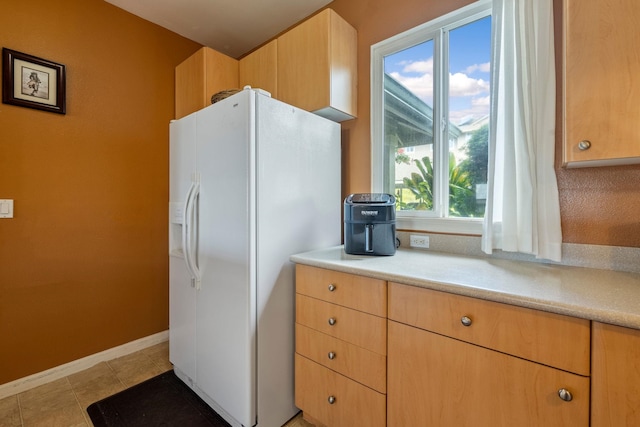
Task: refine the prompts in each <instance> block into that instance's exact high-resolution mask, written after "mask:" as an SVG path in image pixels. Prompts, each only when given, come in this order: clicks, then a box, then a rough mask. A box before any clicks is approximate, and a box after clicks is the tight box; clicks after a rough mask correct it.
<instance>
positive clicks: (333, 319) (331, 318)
mask: <svg viewBox="0 0 640 427" xmlns="http://www.w3.org/2000/svg"><path fill="white" fill-rule="evenodd" d="M329 324H330V325H331V326H333V325H335V324H336V319H335V318H334V317H330V318H329Z"/></svg>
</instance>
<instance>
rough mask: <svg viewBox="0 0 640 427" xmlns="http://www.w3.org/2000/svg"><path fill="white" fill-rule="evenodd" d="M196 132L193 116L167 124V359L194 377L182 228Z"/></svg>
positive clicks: (192, 298)
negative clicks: (168, 133)
mask: <svg viewBox="0 0 640 427" xmlns="http://www.w3.org/2000/svg"><path fill="white" fill-rule="evenodd" d="M195 136H196V120H195V116H187V117H185V118H183V119H182V120H179V121H174V122H172V123H171V125H170V137H171V138H170V145H169V153H170V161H169V176H170V179H169V181H170V183H169V209H170V212H173V214H171V213H170V218H171V219H172V220H171V221H170V222H169V255H170V256H169V325H170V327H169V359H170V360H171V363H173V364H174V366H175V368H176V369H177V370H179V371H181V372H183V373H184V374H185V375H186V376H187V377H189V378H190V379H195V377H196V336H195V334H196V313H195V309H196V291H195V288H194V287H192V286H191V280H190V276H189V273H188V271H187V266H186V264H185V259H184V251H183V247H182V230H183V222H184V215H183V212H184V204H185V201H186V197H187V192H188V190H189V186H190V185H191V176H192V173H193V172H194V171H195V167H196V161H195V159H196V152H195Z"/></svg>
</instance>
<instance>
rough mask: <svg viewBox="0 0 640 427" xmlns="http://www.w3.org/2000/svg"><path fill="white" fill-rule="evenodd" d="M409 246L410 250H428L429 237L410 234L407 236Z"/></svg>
mask: <svg viewBox="0 0 640 427" xmlns="http://www.w3.org/2000/svg"><path fill="white" fill-rule="evenodd" d="M409 246H411V247H412V248H428V247H429V236H424V235H419V234H412V235H410V236H409Z"/></svg>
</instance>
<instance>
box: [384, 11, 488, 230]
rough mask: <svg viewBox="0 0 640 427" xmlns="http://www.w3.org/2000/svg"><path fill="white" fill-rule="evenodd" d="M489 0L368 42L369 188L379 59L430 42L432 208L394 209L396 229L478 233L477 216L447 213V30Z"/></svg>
mask: <svg viewBox="0 0 640 427" xmlns="http://www.w3.org/2000/svg"><path fill="white" fill-rule="evenodd" d="M490 13H491V0H480V1H478V2H476V3H473V4H471V5H469V6H466V7H463V8H461V9H458V10H456V11H453V12H451V13H449V14H447V15H444V16H442V17H439V18H436V19H434V20H432V21H430V22H427V23H425V24H422V25H420V26H418V27H415V28H413V29H410V30H408V31H405V32H404V33H400V34H397V35H396V36H393V37H391V38H389V39H387V40H384V41H382V42H379V43H377V44H375V45H373V46H371V189H372V191H373V192H383V191H384V150H385V144H384V59H385V57H386V56H388V55H391V54H394V53H396V52H398V51H401V50H403V49H407V48H409V47H412V46H415V45H418V44H421V43H424V42H427V41H429V40H433V41H434V70H433V72H434V94H433V98H434V99H433V104H434V105H433V115H434V120H433V122H434V129H433V133H434V145H433V150H434V155H433V157H434V158H433V166H434V183H433V185H434V193H435V195H434V209H433V210H432V211H397V212H396V218H397V222H398V228H399V229H410V230H427V229H428V230H431V231H439V232H454V233H455V232H458V233H465V234H481V232H482V219H481V218H453V217H448V216H447V215H448V212H449V188H448V180H449V171H448V166H447V165H448V156H449V144H448V142H449V141H448V115H449V110H448V107H449V105H448V98H449V96H448V87H449V81H448V80H449V72H448V68H449V66H448V64H449V57H448V53H449V51H448V49H449V38H448V35H449V31H451V30H453V29H455V28H458V27H461V26H463V25H466V24H468V23H471V22H474V21H476V20H478V19H481V18H483V17H486V16H488V15H490Z"/></svg>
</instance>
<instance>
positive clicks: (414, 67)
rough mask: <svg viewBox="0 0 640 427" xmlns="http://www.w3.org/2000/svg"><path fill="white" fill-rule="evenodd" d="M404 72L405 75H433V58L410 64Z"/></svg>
mask: <svg viewBox="0 0 640 427" xmlns="http://www.w3.org/2000/svg"><path fill="white" fill-rule="evenodd" d="M402 71H404V72H405V73H423V74H427V73H428V74H433V57H431V58H429V59H427V60H426V61H414V62H409V63H408V64H407V65H406V66H405V67H404V68H403V69H402Z"/></svg>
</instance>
